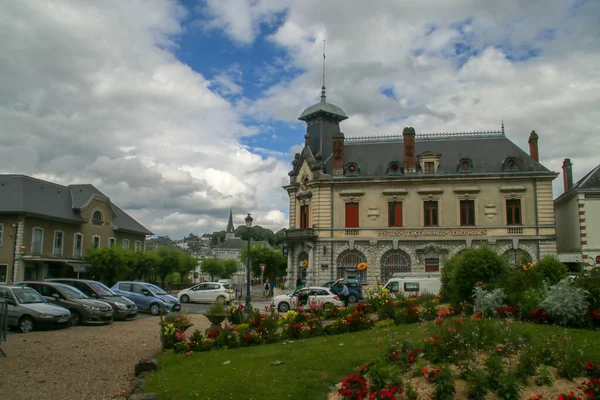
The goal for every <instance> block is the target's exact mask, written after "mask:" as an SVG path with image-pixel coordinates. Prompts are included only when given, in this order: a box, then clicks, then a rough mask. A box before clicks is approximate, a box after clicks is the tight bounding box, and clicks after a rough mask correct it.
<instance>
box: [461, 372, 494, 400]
mask: <svg viewBox="0 0 600 400" xmlns="http://www.w3.org/2000/svg"><path fill="white" fill-rule="evenodd" d="M466 378H467V398H469V399H473V400H484V399H485V397H486V396H487V394H488V391H489V389H488V384H487V377H486V375H485V371H484V370H483V369H482V368H473V369H472V370H470V371H469V373H468V374H467V376H466Z"/></svg>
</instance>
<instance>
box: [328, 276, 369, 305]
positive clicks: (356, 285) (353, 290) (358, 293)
mask: <svg viewBox="0 0 600 400" xmlns="http://www.w3.org/2000/svg"><path fill="white" fill-rule="evenodd" d="M337 281H338V280H337V279H332V280H330V281H327V282H325V283H324V284H323V285H321V286H324V287H326V288H328V289H330V290H331V291H332V292H333V293H334V294H337V295H338V296H339V295H340V293H341V288H340V287H338V286H336V287H333V285H334V284H335V283H336V282H337ZM339 281H340V282H342V283H343V284H344V285H346V286H347V287H348V302H350V303H356V302H357V301H359V300H362V298H363V296H362V288H361V287H360V282H359V281H358V279H339Z"/></svg>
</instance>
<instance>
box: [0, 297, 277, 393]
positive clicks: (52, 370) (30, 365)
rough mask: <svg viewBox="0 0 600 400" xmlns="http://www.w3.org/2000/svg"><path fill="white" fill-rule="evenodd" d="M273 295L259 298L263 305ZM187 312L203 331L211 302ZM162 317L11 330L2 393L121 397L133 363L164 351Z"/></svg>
mask: <svg viewBox="0 0 600 400" xmlns="http://www.w3.org/2000/svg"><path fill="white" fill-rule="evenodd" d="M267 304H270V302H268V301H256V302H255V303H254V305H255V307H256V308H258V309H263V308H264V306H265V305H267ZM182 306H183V308H182V312H184V313H186V314H190V319H191V320H192V322H193V323H194V326H192V327H191V328H190V329H189V332H192V331H193V330H194V329H199V330H200V331H202V332H204V330H205V329H206V328H208V326H209V325H210V323H209V322H208V320H207V319H206V317H204V316H203V315H202V314H201V313H203V312H204V311H206V310H208V307H209V305H208V304H183V305H182ZM159 334H160V327H159V317H156V316H151V315H150V314H145V313H139V314H138V316H137V318H136V319H135V320H132V321H116V322H113V323H111V324H108V325H102V326H76V327H70V328H64V329H57V330H45V331H34V332H30V333H26V334H22V333H17V332H15V331H9V335H8V338H7V341H6V343H2V344H1V347H2V349H3V350H4V351H5V352H6V353H7V355H8V357H2V356H1V355H0V371H2V373H1V374H0V398H2V399H11V400H21V399H22V400H32V399H53V400H54V399H58V400H60V399H69V400H78V399H81V400H93V399H102V400H104V399H113V398H114V399H118V398H124V392H125V391H127V390H129V389H130V387H131V383H132V380H133V378H134V373H133V371H134V365H135V363H136V362H137V361H138V360H140V359H142V358H149V357H154V356H156V355H157V354H159V353H160V351H161V343H160V337H159Z"/></svg>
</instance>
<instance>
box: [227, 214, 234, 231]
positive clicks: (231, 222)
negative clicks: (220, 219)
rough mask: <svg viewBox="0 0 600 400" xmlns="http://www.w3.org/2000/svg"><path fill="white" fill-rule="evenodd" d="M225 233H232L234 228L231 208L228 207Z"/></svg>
mask: <svg viewBox="0 0 600 400" xmlns="http://www.w3.org/2000/svg"><path fill="white" fill-rule="evenodd" d="M226 232H227V233H234V232H235V228H234V227H233V208H230V209H229V222H228V223H227V231H226Z"/></svg>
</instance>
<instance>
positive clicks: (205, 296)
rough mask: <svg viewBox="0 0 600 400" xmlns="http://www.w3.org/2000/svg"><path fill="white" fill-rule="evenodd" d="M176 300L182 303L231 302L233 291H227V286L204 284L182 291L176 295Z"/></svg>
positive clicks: (214, 283) (215, 283) (216, 283)
mask: <svg viewBox="0 0 600 400" xmlns="http://www.w3.org/2000/svg"><path fill="white" fill-rule="evenodd" d="M177 299H178V300H179V301H180V302H182V303H189V302H197V303H212V302H213V301H220V302H229V301H231V300H233V291H232V290H230V289H229V285H225V284H222V283H218V282H204V283H199V284H197V285H194V286H192V287H191V288H188V289H183V290H182V291H180V292H179V293H177Z"/></svg>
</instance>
